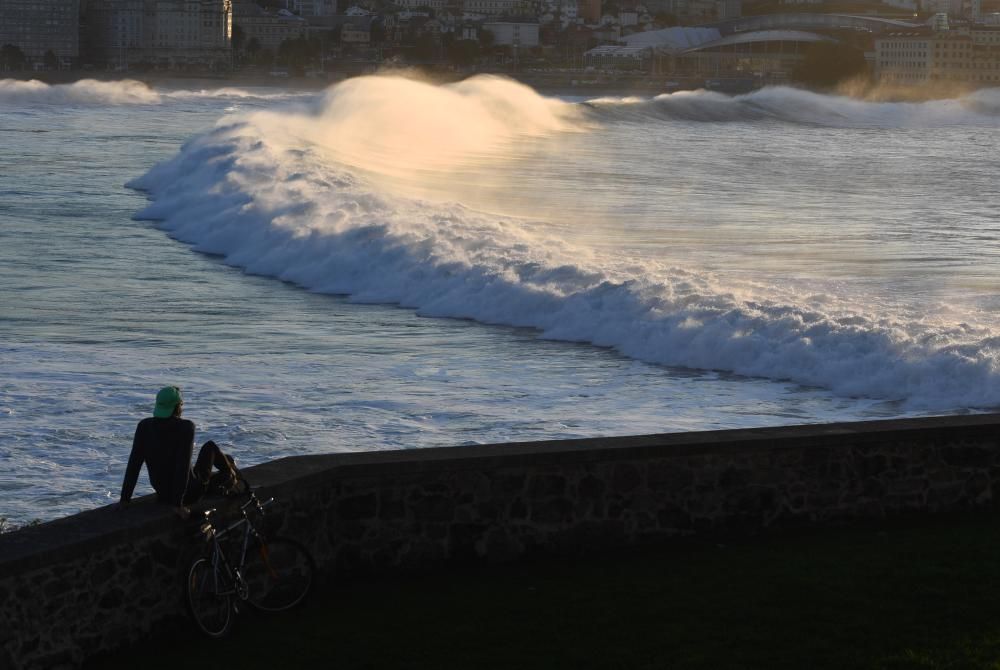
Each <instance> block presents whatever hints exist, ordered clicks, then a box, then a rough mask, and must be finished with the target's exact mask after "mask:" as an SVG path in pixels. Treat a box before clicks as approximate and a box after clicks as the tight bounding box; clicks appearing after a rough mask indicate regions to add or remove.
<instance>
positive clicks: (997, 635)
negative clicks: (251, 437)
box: [88, 513, 1000, 670]
mask: <svg viewBox="0 0 1000 670" xmlns="http://www.w3.org/2000/svg"><path fill="white" fill-rule="evenodd" d="M88 667H93V668H101V669H108V670H113V669H115V668H128V669H129V670H132V669H133V668H136V667H142V668H143V670H152V669H154V668H171V669H173V668H177V667H192V668H201V667H236V668H241V669H244V670H245V669H250V668H281V669H284V668H307V667H308V668H312V667H316V668H338V669H341V670H346V669H349V668H377V669H381V668H476V669H477V670H478V669H481V668H505V669H506V668H511V669H520V668H545V669H547V670H549V669H556V668H573V669H578V668H602V669H603V668H623V669H625V668H627V669H634V668H712V669H718V668H795V669H804V668H811V669H819V668H830V669H837V670H843V669H845V668H887V669H888V668H891V669H893V670H896V669H902V668H949V669H950V670H957V669H961V668H970V669H971V668H976V669H979V668H998V669H1000V514H997V513H990V514H985V515H984V514H977V515H966V516H951V517H939V518H935V519H932V520H929V521H923V522H921V523H920V524H919V525H909V524H895V525H893V526H891V527H887V528H883V529H842V530H833V531H827V532H809V533H807V534H800V535H796V536H785V537H770V538H760V539H755V540H749V541H745V542H738V543H733V544H727V545H717V544H714V543H706V542H698V541H691V542H684V543H678V544H675V545H673V546H667V547H658V548H655V549H643V550H634V551H629V552H620V553H619V554H617V555H612V554H601V555H593V556H583V555H581V556H576V557H574V558H571V559H558V560H557V559H545V560H538V561H533V562H525V563H519V564H516V565H511V566H502V567H477V568H463V569H455V570H452V571H449V572H438V573H433V574H427V575H421V576H406V577H392V578H387V579H381V580H357V579H355V580H351V581H345V582H342V583H335V584H331V585H329V586H327V587H325V588H323V589H321V590H320V591H318V592H316V593H314V594H313V595H312V596H311V597H310V599H309V601H308V602H307V603H306V604H305V605H304V606H302V607H300V608H299V609H297V610H293V611H291V612H286V613H283V614H278V615H270V616H262V615H257V614H255V613H243V614H241V615H240V616H239V617H238V619H237V622H236V630H235V631H234V634H233V635H232V636H231V637H230V638H228V639H225V640H222V641H213V640H209V639H207V638H202V637H199V633H197V632H196V631H195V629H194V627H193V624H192V627H191V631H190V634H189V635H187V636H185V637H183V639H178V638H177V637H176V636H174V637H173V638H171V639H167V640H158V641H154V642H150V643H148V644H145V645H142V646H140V647H138V648H134V649H131V650H127V651H125V652H122V653H120V654H117V655H115V656H114V657H104V658H99V659H94V661H93V662H92V664H91V665H90V666H88Z"/></svg>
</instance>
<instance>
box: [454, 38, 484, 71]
mask: <svg viewBox="0 0 1000 670" xmlns="http://www.w3.org/2000/svg"><path fill="white" fill-rule="evenodd" d="M478 57H479V43H478V42H476V41H475V40H454V41H453V42H452V43H451V44H449V45H448V60H450V61H451V62H452V63H454V64H455V65H462V66H465V65H472V64H473V63H475V62H476V59H477V58H478Z"/></svg>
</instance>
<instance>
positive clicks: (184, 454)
mask: <svg viewBox="0 0 1000 670" xmlns="http://www.w3.org/2000/svg"><path fill="white" fill-rule="evenodd" d="M193 449H194V423H193V422H191V421H188V420H187V419H181V418H180V417H176V416H171V417H168V418H166V419H157V418H154V417H150V418H148V419H143V420H142V421H140V422H139V425H138V426H136V429H135V437H134V438H133V439H132V453H131V454H129V457H128V467H127V468H125V481H123V482H122V497H121V499H122V502H128V501H129V500H131V499H132V491H134V490H135V483H136V481H137V480H138V479H139V470H140V469H141V468H142V464H143V463H145V464H146V470H147V472H149V483H150V484H152V485H153V488H154V489H155V490H156V497H157V498H158V499H159V501H160V502H164V503H169V504H171V505H175V506H177V507H180V506H181V504H182V501H183V500H184V491H185V490H186V489H187V483H188V478H189V477H190V476H191V475H190V473H191V452H192V450H193Z"/></svg>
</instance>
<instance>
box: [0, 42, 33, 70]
mask: <svg viewBox="0 0 1000 670" xmlns="http://www.w3.org/2000/svg"><path fill="white" fill-rule="evenodd" d="M27 60H28V59H27V57H26V56H25V55H24V52H23V51H21V47H19V46H16V45H14V44H4V45H3V46H2V47H0V67H2V68H3V69H4V70H21V69H23V68H24V64H25V61H27Z"/></svg>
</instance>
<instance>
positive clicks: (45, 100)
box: [0, 79, 316, 106]
mask: <svg viewBox="0 0 1000 670" xmlns="http://www.w3.org/2000/svg"><path fill="white" fill-rule="evenodd" d="M315 95H316V93H315V92H311V91H309V92H295V91H275V90H273V89H272V90H250V89H243V88H237V87H231V86H229V87H222V88H216V89H199V90H183V89H181V90H158V89H154V88H151V87H150V86H148V85H146V84H144V83H143V82H141V81H135V80H133V79H121V80H115V81H98V80H96V79H81V80H80V81H76V82H73V83H72V84H46V83H45V82H41V81H38V80H35V79H32V80H30V81H21V80H17V79H0V106H3V105H23V104H42V105H95V106H101V105H106V106H118V105H159V104H162V103H164V102H168V101H171V100H179V101H182V100H197V99H205V98H212V99H233V100H279V99H287V98H296V97H312V96H315Z"/></svg>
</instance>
